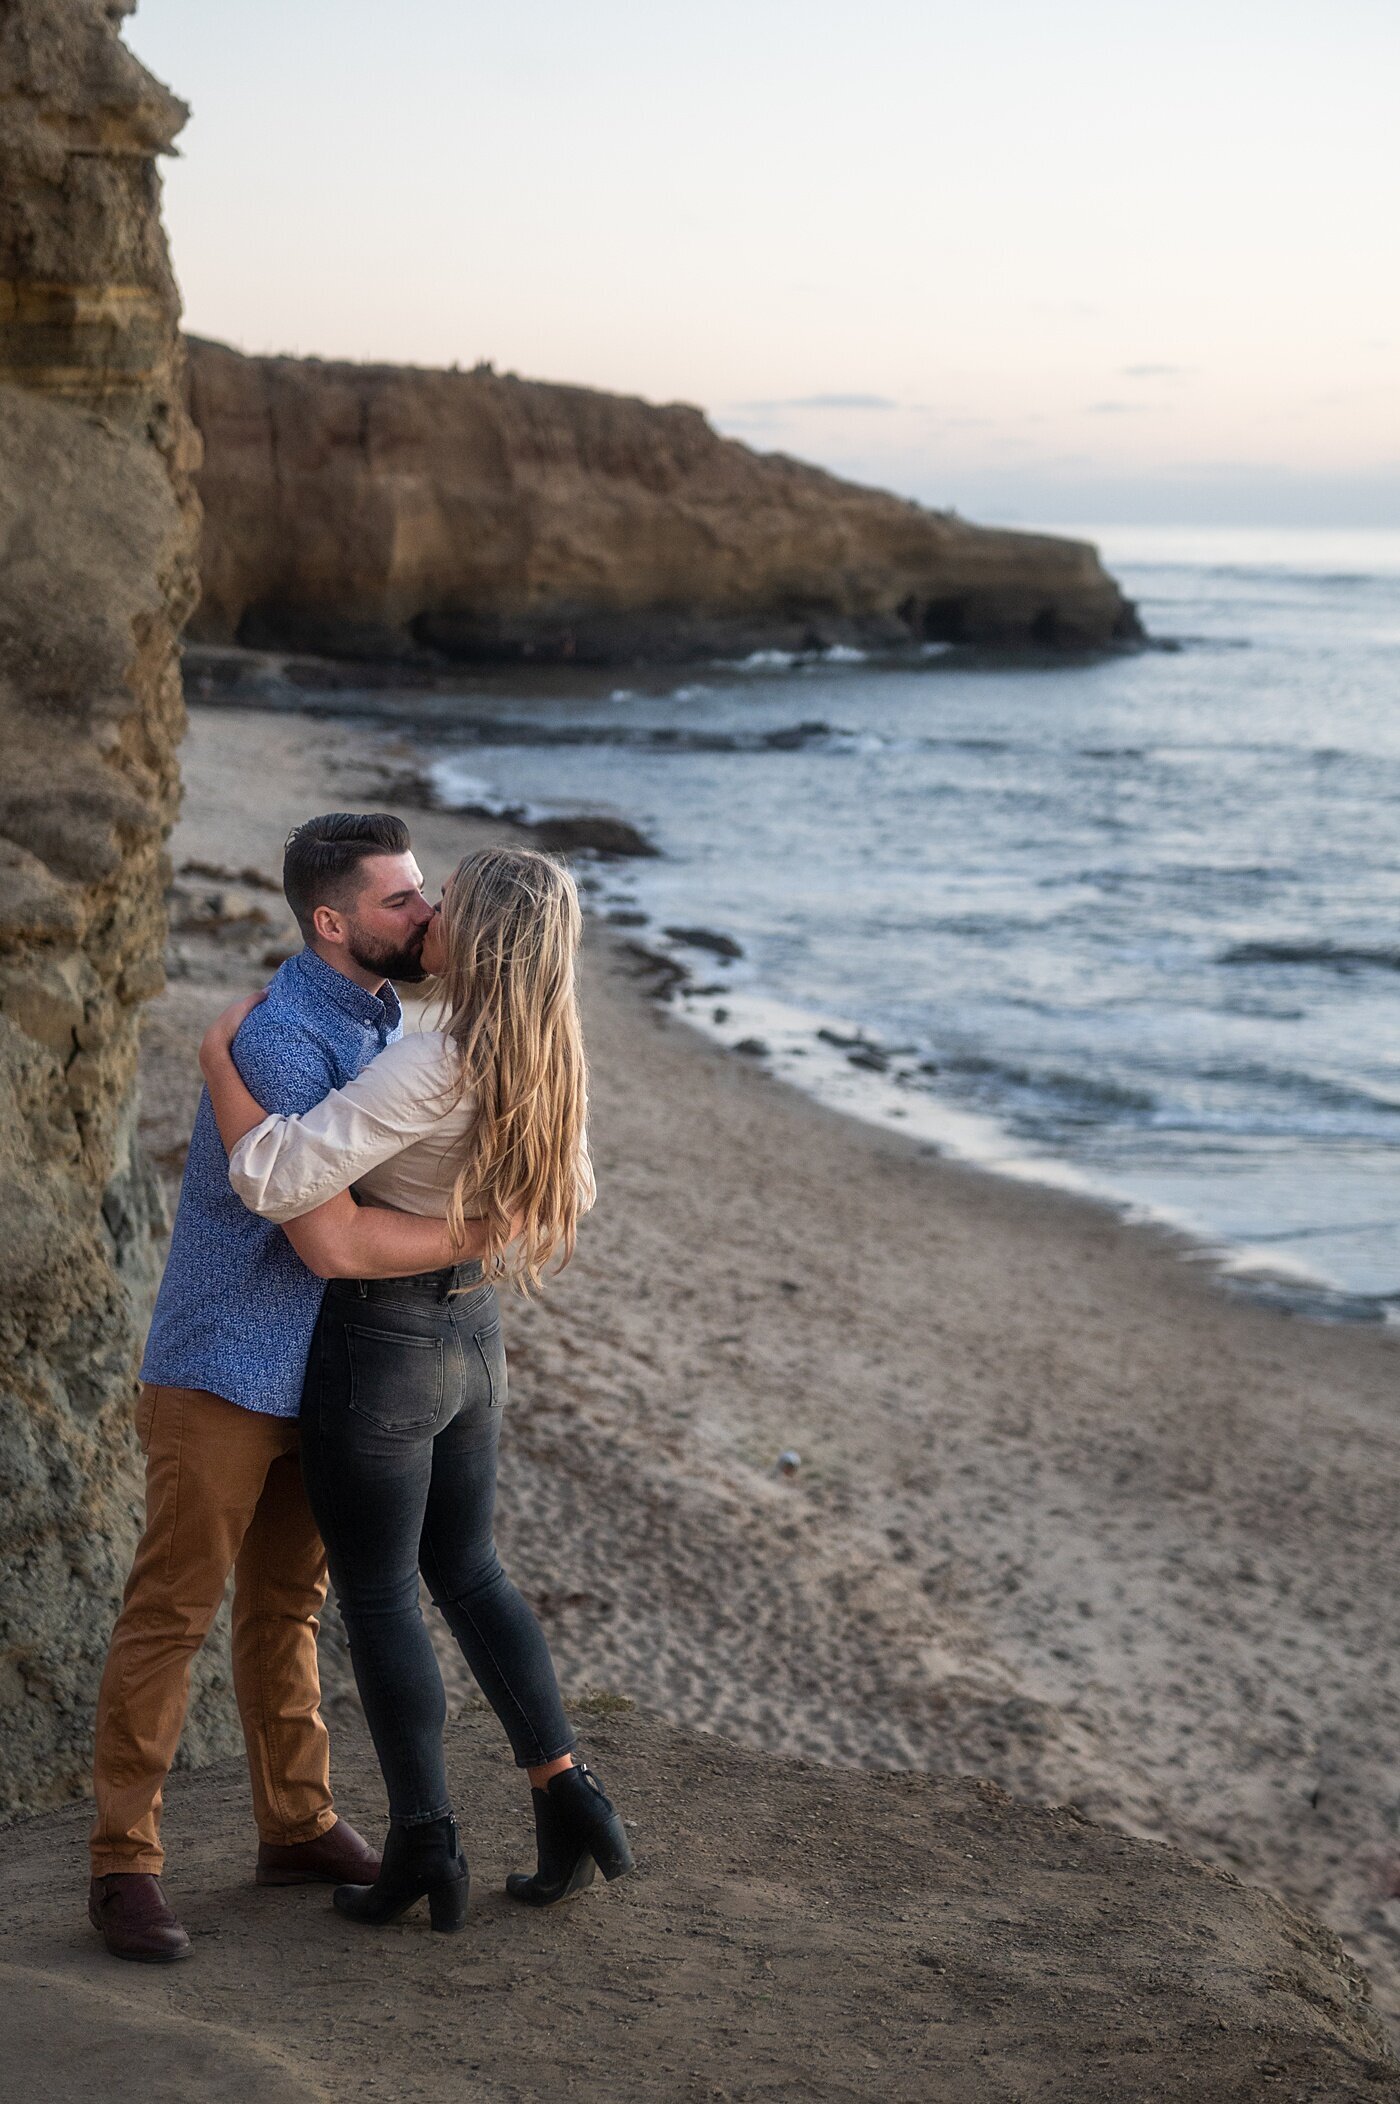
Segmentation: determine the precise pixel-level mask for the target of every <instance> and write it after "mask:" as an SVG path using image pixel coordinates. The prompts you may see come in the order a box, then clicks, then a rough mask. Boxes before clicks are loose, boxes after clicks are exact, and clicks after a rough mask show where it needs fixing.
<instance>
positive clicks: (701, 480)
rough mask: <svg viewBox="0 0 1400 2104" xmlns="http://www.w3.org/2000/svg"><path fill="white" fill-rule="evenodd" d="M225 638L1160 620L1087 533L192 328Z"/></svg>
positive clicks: (1021, 626)
mask: <svg viewBox="0 0 1400 2104" xmlns="http://www.w3.org/2000/svg"><path fill="white" fill-rule="evenodd" d="M190 404H191V409H192V412H193V415H194V420H195V422H196V424H197V425H198V427H199V430H200V432H201V434H202V436H203V440H204V466H203V470H202V473H201V476H200V494H201V497H202V499H203V503H204V512H205V528H204V544H203V552H202V556H201V570H202V583H203V598H202V602H201V605H200V609H199V612H198V615H197V616H196V619H195V622H194V624H193V625H192V628H191V634H192V635H193V636H195V637H197V638H198V639H199V640H201V641H204V642H209V643H234V642H237V643H244V644H248V645H251V646H252V647H254V648H263V649H276V648H290V649H297V650H311V651H319V652H323V653H326V654H328V655H332V656H341V657H369V658H374V657H380V658H387V659H392V658H402V657H405V656H408V655H411V654H412V653H413V652H414V651H415V650H419V651H423V652H425V653H426V652H432V653H437V654H440V655H441V656H444V657H448V658H458V659H472V658H482V659H510V658H520V657H535V658H541V659H568V658H575V659H578V660H580V661H583V662H588V661H593V662H609V661H615V660H619V659H627V658H635V657H648V658H662V659H665V658H684V657H693V656H705V655H710V654H714V653H721V654H736V653H741V652H746V651H750V650H756V649H767V648H778V649H804V648H813V647H821V646H823V645H831V644H838V643H846V644H863V645H875V646H894V645H899V644H907V643H910V642H925V641H952V642H998V643H1011V644H1032V645H1037V644H1038V645H1049V646H1068V647H1075V646H1083V645H1088V646H1097V645H1102V644H1105V643H1108V642H1111V641H1114V640H1127V639H1131V638H1133V637H1135V636H1137V635H1138V634H1139V632H1140V631H1139V629H1138V625H1137V620H1136V616H1135V614H1134V612H1133V609H1132V608H1131V607H1130V606H1129V605H1128V604H1127V603H1126V602H1125V601H1124V599H1123V597H1122V595H1121V593H1120V592H1119V590H1118V587H1117V586H1116V584H1115V583H1114V582H1113V580H1112V578H1110V577H1109V576H1108V575H1107V574H1106V573H1105V571H1104V570H1103V568H1102V567H1101V565H1100V563H1099V560H1098V557H1097V555H1096V553H1095V551H1094V550H1093V548H1091V547H1089V546H1088V545H1087V544H1086V543H1083V542H1079V541H1067V540H1059V539H1055V538H1052V537H1050V536H1047V535H1039V534H1025V533H1009V532H1001V531H994V530H991V529H986V528H982V527H977V526H970V525H967V524H966V523H965V522H964V521H962V520H960V519H956V518H953V517H951V516H950V515H947V514H944V513H941V512H932V511H926V510H924V509H923V508H922V507H921V506H919V505H917V504H912V503H909V502H907V501H905V500H904V499H902V498H898V497H892V496H888V495H886V494H885V493H883V492H882V491H879V490H869V489H862V488H859V487H857V486H856V485H855V484H852V483H848V482H841V481H839V480H838V479H837V478H836V477H835V476H833V475H828V474H825V473H823V472H822V471H821V470H820V469H818V468H813V467H808V466H805V465H803V463H801V462H800V461H796V460H790V459H787V458H786V457H784V456H783V455H780V454H759V453H754V452H751V451H750V449H749V448H748V447H747V446H743V445H740V444H738V443H737V441H735V440H733V439H725V438H721V437H720V436H719V435H718V434H717V433H716V432H715V431H713V430H712V429H711V428H710V426H709V424H708V423H707V422H706V421H705V418H704V417H703V416H702V415H701V413H700V411H699V410H698V409H691V408H687V407H685V406H683V405H677V404H673V405H671V406H669V407H666V408H656V407H653V406H652V405H651V404H649V403H646V402H641V401H636V400H632V399H628V398H625V397H622V396H618V395H608V394H599V393H596V392H594V391H592V390H590V389H588V388H582V387H555V386H548V385H545V384H543V383H541V382H538V381H529V380H520V379H517V378H515V377H514V376H513V375H504V376H502V375H498V374H496V373H494V372H492V371H491V370H490V369H489V368H485V367H483V368H479V369H477V370H475V371H473V372H468V373H460V372H433V371H427V370H423V369H419V368H403V367H395V366H358V365H349V364H328V363H323V362H322V361H320V360H319V359H296V358H246V357H243V356H241V355H240V354H239V353H238V352H236V351H231V350H227V349H225V348H224V347H223V346H222V345H219V344H211V343H203V342H199V341H196V340H192V341H191V343H190Z"/></svg>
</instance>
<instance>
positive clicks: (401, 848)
mask: <svg viewBox="0 0 1400 2104" xmlns="http://www.w3.org/2000/svg"><path fill="white" fill-rule="evenodd" d="M409 844H410V843H409V837H408V827H407V826H406V825H405V824H404V822H403V820H402V819H401V818H395V817H394V815H393V813H392V812H390V811H327V812H326V813H325V815H324V816H323V817H321V818H308V819H307V821H306V823H305V825H300V826H297V827H296V829H295V830H294V831H293V832H291V833H289V834H288V835H287V845H286V848H285V849H284V851H283V855H282V889H283V891H284V892H285V893H286V896H287V904H288V905H289V906H290V907H291V909H292V911H293V913H294V914H295V915H296V918H297V926H298V927H299V928H300V929H301V932H302V934H303V935H304V936H305V937H306V939H307V941H308V942H309V941H310V939H311V937H312V935H313V933H314V932H315V931H314V929H313V926H312V920H311V916H312V914H313V913H314V912H315V911H316V908H317V907H318V906H333V907H334V908H335V909H336V911H337V912H344V911H345V910H346V908H347V907H348V906H349V905H350V904H351V902H352V900H353V899H354V897H355V895H356V893H357V892H358V891H359V889H360V886H359V882H358V871H359V867H360V864H361V863H362V862H365V861H367V860H368V859H369V857H370V856H371V855H406V854H407V853H408V850H409Z"/></svg>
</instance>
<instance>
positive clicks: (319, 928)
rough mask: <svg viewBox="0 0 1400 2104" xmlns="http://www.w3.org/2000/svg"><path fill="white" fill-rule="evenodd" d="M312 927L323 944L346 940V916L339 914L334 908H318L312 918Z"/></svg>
mask: <svg viewBox="0 0 1400 2104" xmlns="http://www.w3.org/2000/svg"><path fill="white" fill-rule="evenodd" d="M311 925H312V927H313V929H314V930H315V932H316V935H317V936H318V938H319V939H320V941H322V942H334V943H343V942H344V940H345V916H344V914H342V913H337V912H336V910H335V908H334V906H318V907H317V908H316V910H315V912H314V913H313V914H312V916H311Z"/></svg>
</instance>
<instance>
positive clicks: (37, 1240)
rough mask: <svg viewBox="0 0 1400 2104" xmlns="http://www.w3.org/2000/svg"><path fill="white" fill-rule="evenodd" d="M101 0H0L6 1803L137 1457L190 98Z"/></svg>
mask: <svg viewBox="0 0 1400 2104" xmlns="http://www.w3.org/2000/svg"><path fill="white" fill-rule="evenodd" d="M129 11H130V9H129V6H124V5H121V4H115V0H8V4H7V5H6V6H5V7H4V8H3V9H0V546H3V550H4V560H3V562H2V563H0V743H3V751H4V768H3V774H2V775H0V1476H3V1481H4V1498H3V1503H0V1747H2V1748H3V1751H2V1752H0V1807H4V1806H9V1805H16V1804H18V1805H34V1804H40V1803H45V1802H48V1803H52V1802H53V1801H55V1800H56V1799H58V1798H61V1797H65V1796H68V1795H70V1794H71V1793H72V1791H73V1790H74V1789H75V1788H77V1787H81V1785H82V1782H83V1779H84V1777H85V1774H86V1769H87V1760H88V1750H89V1744H90V1722H91V1715H92V1704H93V1698H94V1693H95V1689H96V1685H97V1677H98V1675H99V1673H100V1671H101V1664H102V1656H103V1653H104V1651H105V1648H106V1640H107V1636H108V1633H109V1631H110V1628H111V1622H112V1617H113V1614H114V1612H115V1608H116V1603H117V1600H118V1597H119V1594H120V1589H121V1583H122V1578H123V1576H124V1572H125V1566H126V1563H127V1561H128V1556H129V1550H130V1545H131V1540H132V1533H133V1525H134V1519H135V1515H136V1511H137V1509H138V1507H139V1478H138V1477H137V1475H136V1471H135V1468H134V1466H133V1462H134V1455H133V1453H132V1449H131V1443H130V1440H129V1436H128V1433H127V1428H126V1420H127V1414H128V1412H129V1409H130V1404H131V1399H132V1395H133V1392H134V1376H135V1352H136V1345H137V1341H138V1336H139V1331H140V1327H141V1325H142V1323H143V1321H144V1314H145V1300H146V1294H147V1292H148V1289H149V1285H150V1278H151V1267H152V1259H153V1256H154V1253H155V1244H154V1242H153V1239H152V1238H153V1232H154V1231H155V1229H156V1227H157V1224H158V1223H157V1219H156V1211H157V1208H158V1200H157V1198H156V1193H155V1186H154V1182H153V1179H152V1178H151V1176H150V1174H149V1172H148V1171H147V1169H146V1168H145V1166H144V1165H143V1163H142V1161H141V1159H140V1156H139V1154H138V1151H137V1150H136V1148H135V1145H134V1137H133V1135H134V1126H135V1092H136V1053H137V1019H138V1016H139V1013H140V1009H141V1006H142V1003H143V1002H144V1001H145V1000H146V999H147V998H148V997H149V996H150V995H151V994H152V993H154V992H156V991H157V990H158V988H159V987H160V985H161V983H162V968H161V957H162V952H163V947H164V937H165V909H164V901H163V892H164V887H165V879H166V875H167V872H166V869H165V866H164V853H163V841H164V836H165V832H166V830H167V829H168V827H169V823H170V820H171V818H172V816H173V814H174V809H175V804H176V799H177V794H178V775H177V772H176V765H175V746H176V742H177V740H178V738H179V736H180V733H181V731H182V730H183V728H184V720H185V719H184V708H183V703H182V701H181V696H180V680H179V669H178V662H177V654H176V638H177V635H178V632H179V626H180V623H181V622H182V621H183V619H184V618H185V616H186V615H187V613H188V611H189V609H190V608H191V606H192V605H193V603H194V599H195V593H196V576H195V570H194V562H193V538H194V522H195V516H196V512H195V504H194V498H193V493H192V487H191V479H190V478H191V471H192V468H193V465H194V461H195V457H196V445H197V442H196V441H195V439H194V436H193V433H192V431H191V428H190V426H189V423H188V421H187V418H186V416H185V412H184V407H183V399H182V384H181V373H180V355H181V354H180V342H179V337H178V335H177V329H176V316H177V300H176V293H175V287H174V283H173V280H172V278H171V275H170V269H169V265H168V262H167V258H166V250H165V240H164V236H163V234H162V232H161V225H160V211H159V203H160V184H159V178H158V175H157V170H156V159H157V156H158V155H160V154H162V153H164V152H166V151H168V150H169V149H170V147H171V143H172V141H173V140H174V137H175V135H176V133H177V132H178V130H179V128H180V126H181V124H182V123H183V121H184V118H185V110H184V107H183V105H182V104H180V103H179V102H177V101H176V100H175V98H174V97H173V96H172V95H170V94H168V93H167V92H166V90H165V89H164V88H162V87H161V86H160V85H159V83H158V82H156V81H154V80H153V79H152V78H151V77H150V76H149V74H147V73H146V72H144V71H143V69H142V68H141V67H140V66H139V65H138V64H137V63H136V61H135V60H134V59H133V58H132V57H131V55H130V53H129V52H128V51H127V50H126V49H125V47H124V46H123V44H122V42H121V39H120V25H121V17H122V16H123V15H124V14H126V13H128V12H129Z"/></svg>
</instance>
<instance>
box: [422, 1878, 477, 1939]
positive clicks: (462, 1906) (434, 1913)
mask: <svg viewBox="0 0 1400 2104" xmlns="http://www.w3.org/2000/svg"><path fill="white" fill-rule="evenodd" d="M467 1884H468V1881H467V1879H466V1878H464V1877H461V1878H453V1879H452V1880H451V1881H450V1883H448V1884H446V1885H432V1886H430V1887H429V1889H428V1919H429V1921H430V1922H431V1923H432V1925H433V1927H434V1928H435V1929H436V1930H437V1931H438V1933H439V1935H442V1936H451V1935H454V1934H455V1933H456V1931H457V1930H458V1929H462V1928H465V1927H466V1923H467Z"/></svg>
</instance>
